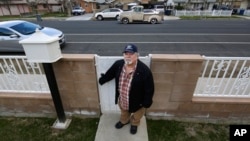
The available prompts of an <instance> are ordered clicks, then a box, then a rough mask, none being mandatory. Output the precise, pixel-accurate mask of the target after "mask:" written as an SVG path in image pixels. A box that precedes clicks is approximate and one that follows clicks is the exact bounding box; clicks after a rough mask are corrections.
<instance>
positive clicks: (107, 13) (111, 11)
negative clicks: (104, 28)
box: [95, 8, 123, 21]
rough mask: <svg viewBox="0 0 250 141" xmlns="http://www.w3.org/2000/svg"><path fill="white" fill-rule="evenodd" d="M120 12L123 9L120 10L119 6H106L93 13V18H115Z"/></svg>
mask: <svg viewBox="0 0 250 141" xmlns="http://www.w3.org/2000/svg"><path fill="white" fill-rule="evenodd" d="M122 12H123V10H121V9H119V8H108V9H105V10H103V11H101V12H97V13H96V14H95V18H96V19H97V20H99V21H101V20H103V19H110V18H112V19H116V20H117V19H118V17H119V16H120V14H121V13H122Z"/></svg>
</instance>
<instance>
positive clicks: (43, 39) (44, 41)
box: [19, 30, 59, 44]
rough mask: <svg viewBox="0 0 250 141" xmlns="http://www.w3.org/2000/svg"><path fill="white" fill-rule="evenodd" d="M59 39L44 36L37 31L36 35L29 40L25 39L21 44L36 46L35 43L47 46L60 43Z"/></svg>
mask: <svg viewBox="0 0 250 141" xmlns="http://www.w3.org/2000/svg"><path fill="white" fill-rule="evenodd" d="M58 40H59V37H52V36H48V35H46V34H44V33H43V32H41V31H40V30H36V33H34V34H33V35H31V36H30V37H29V38H26V39H23V40H21V41H19V43H20V44H29V43H31V44H34V43H38V44H39V43H41V44H47V43H52V42H55V41H58Z"/></svg>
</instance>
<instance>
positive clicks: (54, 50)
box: [19, 30, 71, 129]
mask: <svg viewBox="0 0 250 141" xmlns="http://www.w3.org/2000/svg"><path fill="white" fill-rule="evenodd" d="M58 40H59V38H57V37H50V36H48V35H46V34H44V33H42V32H41V31H39V30H37V31H36V33H34V34H33V35H32V36H31V37H29V38H27V39H24V40H21V41H19V43H20V44H22V46H23V48H24V52H25V54H26V56H27V59H28V62H37V63H42V64H43V68H44V71H45V75H46V78H47V81H48V84H49V88H50V91H51V95H52V99H53V102H54V106H55V109H56V113H57V117H58V119H57V120H56V122H55V123H54V124H53V127H54V128H57V129H66V128H67V127H68V125H69V124H70V122H71V120H70V119H66V116H65V113H64V109H63V105H62V101H61V97H60V93H59V90H58V86H57V82H56V78H55V74H54V70H53V66H52V63H54V62H56V61H58V60H59V59H60V58H62V53H61V49H60V45H59V42H58Z"/></svg>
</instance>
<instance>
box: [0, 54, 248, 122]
mask: <svg viewBox="0 0 250 141" xmlns="http://www.w3.org/2000/svg"><path fill="white" fill-rule="evenodd" d="M202 63H203V58H202V57H201V56H200V55H191V54H190V55H188V54H152V60H151V70H152V73H153V77H154V80H155V95H154V99H153V100H154V103H153V104H152V106H151V107H150V108H149V109H147V112H146V116H147V117H148V118H167V119H169V118H171V119H172V118H174V119H177V118H181V119H185V118H192V119H195V120H201V119H202V120H209V119H221V120H223V119H226V120H231V121H233V122H235V121H239V122H244V121H250V109H249V108H248V107H249V106H250V100H248V99H236V98H233V99H232V98H231V99H230V98H228V99H225V98H201V97H193V93H194V90H195V87H196V82H197V80H198V77H199V76H200V73H201V67H202ZM53 68H54V72H55V75H56V79H57V84H58V88H59V91H60V95H61V99H62V103H63V107H64V110H65V112H66V115H67V116H70V115H76V116H89V117H91V116H94V117H99V116H100V114H101V112H100V111H101V110H100V106H101V105H100V104H99V103H100V100H99V96H98V94H99V93H98V85H97V81H96V80H97V76H96V68H95V55H94V54H63V58H62V59H60V60H59V61H58V62H56V63H53ZM0 115H2V116H56V112H55V108H54V104H53V101H52V98H51V95H50V94H18V93H15V94H11V93H0Z"/></svg>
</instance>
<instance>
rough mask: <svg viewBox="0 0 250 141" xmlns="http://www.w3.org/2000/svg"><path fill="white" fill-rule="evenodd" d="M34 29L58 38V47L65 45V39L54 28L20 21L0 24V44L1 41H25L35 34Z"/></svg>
mask: <svg viewBox="0 0 250 141" xmlns="http://www.w3.org/2000/svg"><path fill="white" fill-rule="evenodd" d="M36 29H38V30H40V31H41V32H43V33H44V34H46V35H48V36H53V37H54V36H56V37H59V44H60V46H63V45H64V44H65V37H64V34H63V32H62V31H60V30H58V29H55V28H50V27H42V26H40V25H38V24H35V23H31V22H28V21H22V20H13V21H3V22H0V42H1V41H3V40H4V41H7V40H18V41H20V40H23V39H26V38H28V37H30V36H31V35H32V34H33V33H35V31H36Z"/></svg>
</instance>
